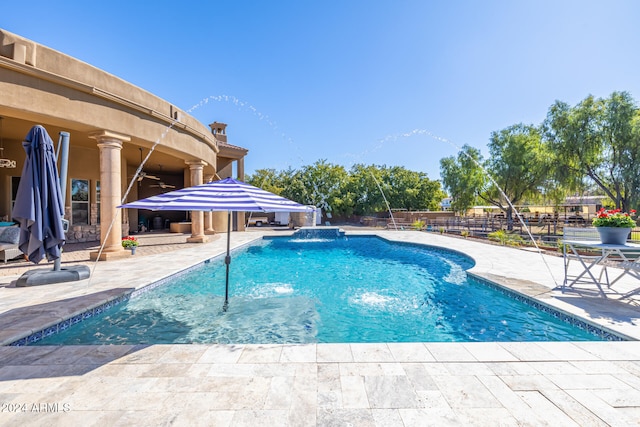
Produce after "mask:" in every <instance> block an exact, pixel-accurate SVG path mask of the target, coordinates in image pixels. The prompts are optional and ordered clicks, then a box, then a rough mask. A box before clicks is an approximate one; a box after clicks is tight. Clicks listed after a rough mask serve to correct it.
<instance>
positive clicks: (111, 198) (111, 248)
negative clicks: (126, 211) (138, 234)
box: [89, 130, 131, 261]
mask: <svg viewBox="0 0 640 427" xmlns="http://www.w3.org/2000/svg"><path fill="white" fill-rule="evenodd" d="M89 137H90V138H93V139H95V140H97V141H98V148H99V149H100V243H101V244H104V248H103V250H102V254H101V256H100V261H106V260H108V259H113V258H121V257H123V256H128V255H129V254H128V253H127V251H125V250H124V248H123V247H122V212H121V209H118V208H117V207H116V206H119V205H120V201H121V200H122V169H121V166H122V164H121V152H122V143H123V142H129V141H130V140H131V138H130V137H128V136H126V135H121V134H118V133H115V132H110V131H105V130H102V131H97V132H92V133H90V134H89ZM112 223H113V226H111V230H110V231H109V226H110V225H111V224H112ZM108 231H109V235H107V232H108ZM90 258H91V259H92V260H95V259H97V258H98V251H96V252H91V253H90Z"/></svg>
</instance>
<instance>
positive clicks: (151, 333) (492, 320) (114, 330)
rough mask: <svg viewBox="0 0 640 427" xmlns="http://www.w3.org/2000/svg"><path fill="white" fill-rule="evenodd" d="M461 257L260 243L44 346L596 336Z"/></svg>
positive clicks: (363, 240)
mask: <svg viewBox="0 0 640 427" xmlns="http://www.w3.org/2000/svg"><path fill="white" fill-rule="evenodd" d="M472 266H473V261H472V260H471V259H470V258H469V257H467V256H466V255H463V254H461V253H458V252H453V251H448V250H445V249H442V248H436V247H427V246H419V245H412V244H399V243H390V242H388V241H386V240H384V239H381V238H378V237H363V236H355V237H354V236H348V237H341V238H333V239H328V238H310V237H309V236H307V237H296V236H294V237H293V238H283V237H276V238H264V239H263V240H262V241H260V243H258V244H255V245H252V246H248V247H245V248H244V249H242V250H240V251H237V252H236V254H235V255H234V256H233V262H232V264H231V274H230V299H229V307H228V310H227V311H226V312H223V311H222V309H221V307H222V303H223V299H224V275H225V271H224V270H225V269H224V260H223V258H222V257H220V258H219V259H214V260H212V261H211V262H209V263H206V264H203V265H202V266H201V267H200V268H197V269H195V270H193V271H191V272H189V273H187V274H185V275H183V276H181V277H177V278H175V279H174V280H172V281H171V283H169V284H166V285H163V286H159V287H156V288H154V289H151V290H148V291H146V292H141V293H140V294H139V295H136V296H134V297H132V298H131V299H130V300H129V301H128V302H127V303H124V304H120V305H118V306H116V307H114V308H111V309H109V310H106V311H105V312H104V313H103V314H102V315H100V316H96V317H94V318H91V319H88V320H86V321H83V322H81V323H79V324H77V325H74V326H73V327H71V328H69V329H68V330H66V331H64V332H62V333H58V334H55V335H52V336H50V337H48V338H45V339H43V340H41V341H39V342H38V344H42V345H52V344H53V345H55V344H158V343H262V344H266V343H316V342H317V343H335V342H342V343H344V342H346V343H356V342H434V341H439V342H472V341H580V340H598V339H600V338H599V337H598V336H596V335H594V334H592V333H590V332H588V331H587V330H585V329H582V328H578V327H576V326H573V325H571V324H569V323H567V322H564V321H562V320H560V319H557V318H555V317H554V316H552V315H551V314H549V313H546V312H543V311H540V310H537V309H536V308H534V307H532V306H531V305H528V304H526V303H524V302H521V301H518V300H517V299H515V298H511V297H509V296H507V295H505V294H504V293H502V292H499V291H498V290H496V289H494V288H492V287H491V286H486V284H485V283H483V282H482V281H480V280H478V279H474V278H473V277H471V276H468V275H467V274H466V273H465V270H467V269H469V268H471V267H472Z"/></svg>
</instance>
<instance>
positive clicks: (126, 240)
mask: <svg viewBox="0 0 640 427" xmlns="http://www.w3.org/2000/svg"><path fill="white" fill-rule="evenodd" d="M136 246H138V240H137V239H136V238H135V237H133V236H127V237H123V238H122V247H123V248H125V249H131V248H133V247H136Z"/></svg>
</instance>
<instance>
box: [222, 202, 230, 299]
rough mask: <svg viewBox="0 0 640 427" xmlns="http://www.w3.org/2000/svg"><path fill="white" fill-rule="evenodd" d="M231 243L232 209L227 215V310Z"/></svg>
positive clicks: (225, 287) (225, 292) (225, 289)
mask: <svg viewBox="0 0 640 427" xmlns="http://www.w3.org/2000/svg"><path fill="white" fill-rule="evenodd" d="M230 245H231V211H229V215H228V217H227V256H226V257H224V263H225V264H226V266H227V274H226V280H225V285H224V305H223V306H222V311H227V308H229V264H231V256H230V255H229V249H230Z"/></svg>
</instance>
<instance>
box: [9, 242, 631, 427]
mask: <svg viewBox="0 0 640 427" xmlns="http://www.w3.org/2000/svg"><path fill="white" fill-rule="evenodd" d="M378 233H379V234H380V235H382V236H384V237H385V238H390V239H397V240H400V241H412V242H419V243H425V244H434V245H439V246H446V247H449V248H452V249H456V250H461V251H463V252H465V253H468V254H470V255H472V256H473V257H474V258H475V260H476V265H475V266H474V268H473V269H472V270H471V272H473V273H474V274H477V275H479V276H483V277H491V278H493V279H495V280H497V281H499V282H502V283H504V284H506V285H508V286H511V287H515V288H517V289H519V290H520V291H521V292H523V293H527V294H529V295H535V296H537V297H538V298H540V299H541V300H543V301H545V303H548V304H551V305H555V306H556V307H559V308H561V309H563V310H566V311H567V312H572V313H576V314H580V315H582V316H585V317H587V318H589V319H591V320H592V321H594V322H599V323H601V324H604V325H606V326H607V327H609V328H611V329H615V330H617V331H619V332H622V333H625V334H627V335H629V336H632V337H640V332H639V331H638V329H639V328H638V326H636V324H638V322H639V318H640V311H639V310H638V308H637V307H636V306H635V305H634V304H635V303H634V302H629V301H625V302H620V301H615V300H614V298H615V293H616V292H618V289H612V290H610V291H611V294H610V297H612V298H609V299H603V298H601V297H593V296H592V295H593V294H592V293H591V292H590V291H589V290H588V289H585V290H584V291H579V290H578V291H575V292H571V293H566V294H562V293H560V292H559V291H558V290H554V288H555V287H556V285H557V284H558V283H557V281H558V280H560V281H561V278H562V260H561V259H560V258H557V257H544V258H542V257H541V256H540V255H539V254H534V253H531V252H527V251H522V250H517V249H509V248H502V247H498V246H491V245H486V244H482V243H476V242H471V241H466V240H463V239H454V238H448V237H446V236H439V235H433V234H427V233H419V232H410V231H407V232H404V231H402V232H394V231H379V232H378ZM260 235H261V233H234V234H233V235H232V242H233V245H234V246H237V245H242V244H245V243H247V242H249V241H251V240H252V239H253V238H257V237H260ZM223 236H224V235H223ZM169 237H170V238H171V239H174V238H175V237H174V236H169ZM169 237H168V238H169ZM218 237H219V236H218ZM158 238H159V239H160V240H161V238H160V237H158ZM156 244H157V245H161V243H156ZM175 244H176V245H180V243H175ZM224 245H225V241H224V239H222V238H217V239H215V241H214V242H212V243H208V244H204V245H195V246H193V247H187V248H185V249H182V250H172V251H167V252H164V253H161V250H158V251H157V252H158V253H155V254H151V253H148V254H146V255H144V256H140V257H137V255H136V257H137V258H135V257H131V258H129V259H126V260H122V261H117V262H107V263H99V264H98V265H97V266H96V267H95V270H94V271H93V275H92V278H91V282H90V283H87V282H85V281H83V282H78V283H73V284H57V285H47V286H40V287H34V288H13V287H11V285H10V283H11V280H14V279H15V278H16V276H15V275H14V276H10V275H3V276H0V286H2V287H0V322H1V323H0V324H1V325H2V331H0V336H2V335H3V334H4V330H11V331H12V334H14V335H15V334H16V333H18V331H19V330H20V329H21V328H22V327H23V326H21V325H29V326H28V327H29V328H37V326H36V324H37V321H34V320H33V318H36V319H40V320H38V321H40V322H46V321H47V319H50V317H51V316H52V317H54V318H55V317H56V316H58V315H59V312H64V309H63V308H62V307H63V306H64V303H63V304H61V305H60V306H59V307H58V308H55V304H53V302H54V301H62V300H65V299H69V298H75V299H74V300H73V304H78V301H82V300H83V299H86V300H89V299H90V298H91V297H92V296H95V294H97V293H99V292H113V291H112V289H114V288H138V287H141V286H144V285H145V284H146V283H149V282H151V281H154V280H157V279H159V278H162V277H164V276H166V275H168V274H171V272H174V271H176V270H179V269H182V268H185V267H187V266H189V265H193V264H196V263H198V262H201V261H203V260H204V259H207V258H210V257H212V256H214V255H216V254H220V253H222V252H223V251H224ZM143 249H144V246H141V248H140V253H142V250H143ZM77 256H78V257H81V256H80V255H77ZM543 259H544V261H543ZM232 265H233V264H232ZM12 268H15V267H12ZM0 274H4V271H3V270H1V269H0ZM15 274H17V273H15ZM632 286H636V284H635V283H632V282H630V281H627V282H625V283H621V284H620V288H619V289H620V290H621V289H623V288H625V287H632ZM41 304H48V305H47V307H48V308H49V309H48V310H42V309H38V308H37V307H38V305H41ZM30 307H36V308H35V309H33V310H32V311H29V310H30ZM7 313H9V315H10V316H9V315H8V314H7ZM22 316H24V317H27V318H28V317H31V320H29V321H27V323H22V322H24V320H21V317H22ZM39 316H44V317H39ZM47 316H49V317H47ZM8 319H11V322H12V323H11V324H9V323H8ZM8 335H11V334H8ZM8 335H5V337H6V336H8ZM0 405H1V407H0V410H1V412H0V425H12V426H13V425H47V426H51V425H65V426H66V425H110V426H111V425H123V426H129V425H184V426H192V425H203V426H210V425H214V426H218V425H221V426H225V425H230V426H245V425H246V426H256V425H274V426H280V425H290V426H305V425H310V426H312V425H362V426H368V425H371V426H373V425H377V426H425V425H436V426H440V425H487V426H493V425H514V426H515V425H536V426H537V425H553V426H559V425H560V426H561V425H568V426H569V425H570V426H586V425H594V426H598V425H602V426H605V425H611V426H618V425H620V426H622V425H625V426H626V425H640V342H638V341H627V342H605V343H603V342H549V343H411V344H398V343H395V344H394V343H388V344H387V343H380V344H309V345H151V346H61V347H0Z"/></svg>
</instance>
